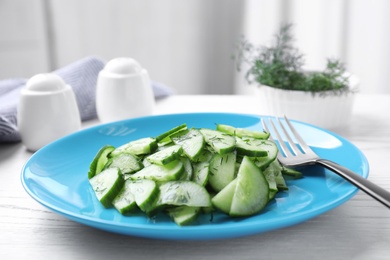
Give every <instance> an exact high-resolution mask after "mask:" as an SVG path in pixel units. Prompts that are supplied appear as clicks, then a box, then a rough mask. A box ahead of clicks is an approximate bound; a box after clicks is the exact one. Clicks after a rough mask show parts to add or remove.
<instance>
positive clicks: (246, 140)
mask: <svg viewBox="0 0 390 260" xmlns="http://www.w3.org/2000/svg"><path fill="white" fill-rule="evenodd" d="M263 142H265V140H261V139H256V138H253V137H242V138H240V137H237V136H236V151H237V154H239V155H247V156H251V157H265V156H267V155H268V152H267V151H266V150H264V149H263V148H262V144H263Z"/></svg>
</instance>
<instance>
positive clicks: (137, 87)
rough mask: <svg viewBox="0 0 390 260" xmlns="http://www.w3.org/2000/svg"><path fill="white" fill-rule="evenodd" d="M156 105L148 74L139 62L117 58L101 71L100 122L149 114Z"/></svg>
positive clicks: (98, 102)
mask: <svg viewBox="0 0 390 260" xmlns="http://www.w3.org/2000/svg"><path fill="white" fill-rule="evenodd" d="M154 105H155V100H154V95H153V90H152V87H151V83H150V78H149V75H148V72H147V71H146V70H145V69H144V68H142V67H141V65H140V64H139V63H138V62H137V61H136V60H134V59H132V58H126V57H122V58H115V59H112V60H110V61H109V62H108V63H107V64H106V66H105V67H104V69H103V70H101V71H100V73H99V76H98V80H97V86H96V110H97V115H98V118H99V120H100V121H101V122H103V123H106V122H112V121H117V120H123V119H128V118H134V117H140V116H146V115H150V114H152V112H153V109H154Z"/></svg>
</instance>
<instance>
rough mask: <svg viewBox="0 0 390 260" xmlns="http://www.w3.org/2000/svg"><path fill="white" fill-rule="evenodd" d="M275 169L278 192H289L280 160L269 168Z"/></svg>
mask: <svg viewBox="0 0 390 260" xmlns="http://www.w3.org/2000/svg"><path fill="white" fill-rule="evenodd" d="M271 167H273V168H274V175H275V181H276V186H277V187H278V190H288V186H287V184H286V181H285V179H284V177H283V174H282V166H281V165H280V163H279V161H278V160H275V161H273V162H272V163H271V164H270V166H269V167H268V168H271Z"/></svg>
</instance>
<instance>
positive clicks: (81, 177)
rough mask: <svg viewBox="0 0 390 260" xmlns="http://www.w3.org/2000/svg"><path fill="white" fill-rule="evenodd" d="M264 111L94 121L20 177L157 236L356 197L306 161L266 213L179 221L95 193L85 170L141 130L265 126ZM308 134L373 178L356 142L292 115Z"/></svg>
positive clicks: (54, 196)
mask: <svg viewBox="0 0 390 260" xmlns="http://www.w3.org/2000/svg"><path fill="white" fill-rule="evenodd" d="M261 118H262V117H261V116H255V115H242V114H229V113H192V114H173V115H161V116H150V117H143V118H136V119H131V120H125V121H119V122H114V123H109V124H104V125H99V126H96V127H92V128H89V129H86V130H83V131H80V132H77V133H74V134H72V135H69V136H66V137H64V138H62V139H60V140H58V141H55V142H53V143H51V144H49V145H47V146H45V147H43V148H42V149H40V150H39V151H37V152H36V153H35V154H34V155H32V157H31V158H30V160H29V161H28V162H27V163H26V164H25V166H24V167H23V170H22V173H21V180H22V184H23V186H24V188H25V190H26V191H27V192H28V194H29V195H30V196H31V197H32V198H34V199H35V200H36V201H38V202H39V203H41V204H42V205H44V206H46V207H47V208H49V209H51V210H52V211H54V212H57V213H59V214H62V215H64V216H65V217H67V218H69V219H71V220H73V221H76V222H79V223H82V224H85V225H88V226H91V227H94V228H98V229H102V230H106V231H109V232H115V233H121V234H126V235H133V236H140V237H148V238H156V239H221V238H232V237H240V236H246V235H252V234H257V233H261V232H266V231H270V230H275V229H279V228H283V227H287V226H291V225H294V224H297V223H301V222H304V221H306V220H308V219H310V218H313V217H315V216H318V215H320V214H322V213H324V212H326V211H328V210H330V209H333V208H335V207H337V206H339V205H340V204H342V203H343V202H345V201H347V200H348V199H350V198H351V197H352V196H353V195H354V194H355V193H356V192H357V188H355V187H354V186H353V185H351V184H349V183H348V182H346V181H344V180H343V179H342V178H340V177H338V176H337V175H336V174H334V173H332V172H329V171H328V170H324V169H322V168H316V167H311V168H306V169H304V170H303V171H304V173H305V177H304V178H302V179H298V180H289V181H288V183H287V184H288V186H289V190H288V191H287V192H281V193H279V194H278V195H277V197H276V199H275V200H273V201H272V202H271V203H270V204H269V205H268V206H267V207H266V208H265V209H264V210H263V211H262V212H261V213H259V214H257V215H254V216H251V217H246V218H230V217H228V216H226V215H224V214H222V213H213V214H204V215H201V217H200V218H199V219H198V221H197V223H195V225H192V226H185V227H179V226H177V225H176V224H175V223H173V222H172V221H171V220H170V219H169V217H167V216H166V215H165V214H162V213H161V214H160V215H157V216H156V217H153V218H147V217H145V216H144V215H135V216H122V215H121V214H119V213H118V212H117V211H116V210H115V209H105V208H103V207H102V205H101V204H100V203H99V202H98V200H97V199H96V197H95V195H94V192H93V190H92V188H91V186H90V184H89V182H88V178H87V172H88V169H89V165H90V162H91V161H92V159H93V158H94V156H95V154H96V153H97V151H98V150H99V149H100V148H101V147H102V146H103V145H106V144H111V145H113V146H119V145H121V144H124V143H126V142H129V141H131V140H134V139H138V138H141V137H149V136H152V137H153V136H157V135H158V134H160V133H162V132H164V131H166V130H169V129H170V128H172V127H174V126H177V125H179V124H182V123H186V124H187V125H188V127H208V128H215V124H216V123H220V124H229V125H233V126H236V127H242V128H248V129H256V130H262V126H261ZM293 124H294V126H295V127H296V128H297V130H298V131H299V133H301V135H302V136H303V137H304V139H305V140H306V142H307V143H308V144H309V145H310V146H311V147H312V148H313V150H314V151H315V152H317V153H318V154H319V155H320V156H321V157H323V158H326V159H329V160H333V161H335V162H337V163H339V164H342V165H344V166H346V167H347V168H349V169H351V170H352V171H354V172H356V173H357V174H360V175H361V176H363V177H365V178H367V176H368V162H367V159H366V158H365V156H364V155H363V154H362V153H361V152H360V151H359V150H358V149H357V148H356V147H355V146H354V145H353V144H351V143H350V142H348V141H347V140H345V139H344V138H342V137H340V136H337V135H336V134H334V133H332V132H329V131H327V130H324V129H321V128H318V127H315V126H312V125H308V124H305V123H301V122H297V121H293Z"/></svg>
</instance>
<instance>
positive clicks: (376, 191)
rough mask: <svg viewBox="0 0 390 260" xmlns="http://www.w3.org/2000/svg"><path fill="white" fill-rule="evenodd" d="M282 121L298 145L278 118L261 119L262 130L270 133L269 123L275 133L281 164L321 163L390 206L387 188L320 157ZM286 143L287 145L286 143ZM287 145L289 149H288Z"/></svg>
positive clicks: (291, 126) (389, 193)
mask: <svg viewBox="0 0 390 260" xmlns="http://www.w3.org/2000/svg"><path fill="white" fill-rule="evenodd" d="M274 121H276V122H277V123H278V125H279V128H280V129H282V132H283V134H284V136H285V138H286V139H287V140H286V142H285V141H283V138H282V136H281V134H280V133H279V131H278V128H277V127H276V125H275V123H274ZM284 121H285V122H286V124H287V125H288V127H289V128H290V132H291V133H292V134H293V136H294V138H295V140H296V141H297V143H298V144H299V146H298V145H297V144H295V142H294V141H293V140H292V137H291V136H290V134H289V132H288V131H287V129H286V127H285V126H284V124H283V123H282V121H281V120H280V118H277V119H275V120H272V119H268V123H266V120H265V119H264V118H263V119H262V124H263V128H264V130H266V131H267V132H268V133H271V132H270V131H269V128H268V125H271V126H272V129H273V132H274V135H275V136H274V138H277V140H279V145H280V150H279V153H278V160H279V162H280V163H281V164H282V165H284V166H286V167H294V166H303V165H314V164H318V165H321V166H323V167H325V168H327V169H329V170H331V171H333V172H335V173H337V174H338V175H340V176H341V177H343V178H344V179H346V180H347V181H349V182H350V183H352V184H354V185H355V186H356V187H358V188H359V189H361V190H362V191H364V192H366V193H367V194H368V195H370V196H371V197H373V198H374V199H376V200H377V201H379V202H381V203H382V204H383V205H385V206H387V207H388V208H390V192H388V191H387V190H385V189H383V188H381V187H379V186H378V185H376V184H374V183H372V182H370V181H369V180H367V179H365V178H363V177H361V176H360V175H358V174H356V173H354V172H352V171H351V170H349V169H347V168H345V167H343V166H341V165H339V164H337V163H335V162H332V161H329V160H326V159H322V158H320V157H319V156H318V155H317V154H316V153H315V152H314V151H313V150H312V149H311V148H310V147H309V146H308V145H307V144H306V143H305V141H304V140H303V139H302V137H301V136H300V135H299V134H298V132H297V131H296V129H295V128H294V126H293V125H292V124H291V123H290V121H289V120H288V119H287V117H286V116H285V117H284ZM270 138H272V137H270ZM286 143H288V146H287V145H286ZM289 147H290V149H291V150H290V149H289Z"/></svg>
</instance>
